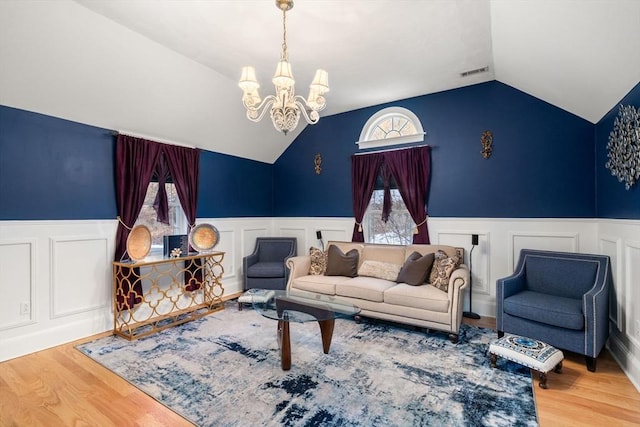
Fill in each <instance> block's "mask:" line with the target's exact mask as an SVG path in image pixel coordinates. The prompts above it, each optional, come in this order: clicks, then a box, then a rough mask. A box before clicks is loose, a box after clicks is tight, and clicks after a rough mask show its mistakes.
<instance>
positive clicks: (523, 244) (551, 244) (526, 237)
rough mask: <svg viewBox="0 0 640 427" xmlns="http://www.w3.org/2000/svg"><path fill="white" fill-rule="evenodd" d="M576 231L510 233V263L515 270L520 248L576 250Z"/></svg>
mask: <svg viewBox="0 0 640 427" xmlns="http://www.w3.org/2000/svg"><path fill="white" fill-rule="evenodd" d="M578 242H579V237H578V234H577V233H555V232H554V233H550V232H549V233H512V234H511V247H512V251H511V258H512V261H511V263H510V264H511V265H512V266H513V269H514V270H515V267H516V264H517V263H518V258H519V257H520V251H521V250H522V249H542V250H548V251H559V252H578V247H579V245H578Z"/></svg>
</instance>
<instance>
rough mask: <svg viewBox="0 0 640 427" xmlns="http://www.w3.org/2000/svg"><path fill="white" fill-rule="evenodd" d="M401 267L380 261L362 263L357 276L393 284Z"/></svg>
mask: <svg viewBox="0 0 640 427" xmlns="http://www.w3.org/2000/svg"><path fill="white" fill-rule="evenodd" d="M401 268H402V267H401V266H400V265H398V264H392V263H390V262H382V261H371V260H367V261H363V262H362V265H361V266H360V268H359V269H358V276H369V277H376V278H378V279H385V280H390V281H392V282H395V281H396V279H397V277H398V273H399V272H400V269H401Z"/></svg>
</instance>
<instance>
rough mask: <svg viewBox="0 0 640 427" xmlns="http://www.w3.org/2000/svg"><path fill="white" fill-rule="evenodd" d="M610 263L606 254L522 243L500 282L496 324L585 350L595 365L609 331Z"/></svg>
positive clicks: (591, 366)
mask: <svg viewBox="0 0 640 427" xmlns="http://www.w3.org/2000/svg"><path fill="white" fill-rule="evenodd" d="M611 282H612V274H611V263H610V261H609V257H608V256H606V255H589V254H577V253H567V252H550V251H539V250H531V249H523V250H522V251H521V252H520V259H519V260H518V265H517V266H516V270H515V272H514V273H513V275H511V276H509V277H505V278H503V279H498V281H497V282H496V304H497V315H496V326H497V329H498V336H500V337H501V336H503V335H504V333H505V332H507V333H511V334H515V335H521V336H525V337H529V338H535V339H537V340H540V341H543V342H546V343H547V344H550V345H552V346H554V347H558V348H561V349H564V350H568V351H572V352H575V353H578V354H583V355H585V357H586V365H587V369H588V370H589V371H591V372H595V370H596V360H597V357H598V354H600V351H601V350H602V347H604V345H605V343H606V341H607V338H608V337H609V288H610V286H611Z"/></svg>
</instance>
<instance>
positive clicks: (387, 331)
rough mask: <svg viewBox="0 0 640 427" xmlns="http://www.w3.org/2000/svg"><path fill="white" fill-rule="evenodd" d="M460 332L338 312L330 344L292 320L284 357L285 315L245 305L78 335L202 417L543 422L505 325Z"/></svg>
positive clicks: (291, 421)
mask: <svg viewBox="0 0 640 427" xmlns="http://www.w3.org/2000/svg"><path fill="white" fill-rule="evenodd" d="M463 328H464V329H463V331H462V334H461V337H460V342H459V343H458V344H457V345H456V344H452V343H451V342H449V341H448V340H447V337H446V334H439V333H431V334H425V333H424V332H419V331H415V330H412V329H410V328H404V327H401V326H397V325H391V324H387V323H372V322H363V323H362V324H357V323H355V322H354V321H352V320H340V319H339V320H336V325H335V330H334V336H333V342H332V344H331V350H330V351H329V354H324V353H323V352H322V342H321V338H320V329H319V327H318V325H317V323H316V324H314V323H305V324H297V323H294V324H292V325H291V348H292V350H291V353H292V367H291V370H290V371H288V372H285V371H282V369H281V368H280V358H279V351H278V341H277V334H276V322H275V321H273V320H269V319H266V318H263V317H261V316H260V315H259V314H257V313H256V312H254V311H253V310H251V309H250V308H249V309H245V310H243V311H237V308H235V305H227V308H226V309H225V310H223V311H221V312H217V313H214V314H211V315H209V316H206V317H204V318H202V319H200V320H196V321H193V322H190V323H186V324H184V325H181V326H177V327H174V328H171V329H168V330H165V331H162V332H159V333H157V334H155V335H152V336H149V337H145V338H142V339H139V340H137V341H132V342H129V341H126V340H124V339H122V338H118V337H115V336H111V337H106V338H101V339H98V340H95V341H92V342H89V343H86V344H82V345H80V346H78V349H79V350H80V351H82V352H83V353H85V354H87V355H88V356H89V357H91V358H92V359H94V360H96V361H97V362H98V363H100V364H102V365H104V366H105V367H107V368H108V369H110V370H111V371H113V372H115V373H116V374H118V375H119V376H121V377H122V378H124V379H126V380H127V381H129V382H130V383H131V384H133V385H135V386H136V387H137V388H139V389H141V390H143V391H144V392H146V393H147V394H149V395H150V396H152V397H153V398H155V399H156V400H158V401H159V402H161V403H162V404H164V405H166V406H167V407H169V408H171V409H172V410H174V411H175V412H177V413H179V414H181V415H183V416H184V417H185V418H187V419H189V420H190V421H192V422H193V423H195V424H197V425H200V426H535V425H537V421H536V409H535V403H534V399H533V390H532V380H531V376H530V374H529V370H528V369H525V368H521V367H519V365H516V364H513V363H511V362H508V361H506V360H502V359H500V360H499V361H498V368H497V369H491V367H490V365H489V358H488V354H487V350H488V347H489V343H490V342H491V341H492V340H494V339H495V338H496V334H495V332H492V331H489V330H485V329H479V328H474V327H467V326H464V327H463Z"/></svg>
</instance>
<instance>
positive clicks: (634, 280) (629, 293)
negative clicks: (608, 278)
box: [624, 240, 640, 348]
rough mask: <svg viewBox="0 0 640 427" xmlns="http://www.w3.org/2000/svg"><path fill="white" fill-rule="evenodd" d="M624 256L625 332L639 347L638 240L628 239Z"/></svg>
mask: <svg viewBox="0 0 640 427" xmlns="http://www.w3.org/2000/svg"><path fill="white" fill-rule="evenodd" d="M625 258H626V267H627V268H626V274H625V278H626V286H625V294H626V304H625V311H626V314H627V316H626V327H625V329H624V330H625V332H626V333H627V336H628V337H629V339H630V341H631V342H632V343H633V345H634V346H635V347H636V348H640V286H638V284H639V283H640V241H632V240H628V241H627V242H626V245H625Z"/></svg>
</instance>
